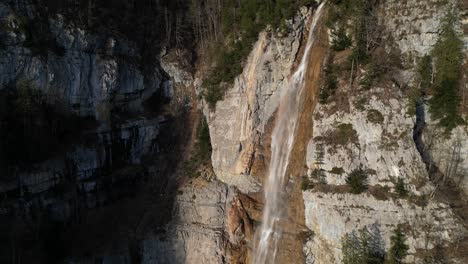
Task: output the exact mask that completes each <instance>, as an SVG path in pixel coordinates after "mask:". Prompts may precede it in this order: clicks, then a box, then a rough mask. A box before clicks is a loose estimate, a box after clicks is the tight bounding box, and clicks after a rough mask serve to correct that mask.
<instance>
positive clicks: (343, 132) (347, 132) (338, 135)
mask: <svg viewBox="0 0 468 264" xmlns="http://www.w3.org/2000/svg"><path fill="white" fill-rule="evenodd" d="M334 139H335V140H336V144H338V145H342V146H344V145H346V144H348V143H351V142H355V141H357V132H356V130H354V128H353V125H352V124H346V123H343V124H339V125H338V127H337V129H336V130H335V134H334Z"/></svg>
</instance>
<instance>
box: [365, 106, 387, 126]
mask: <svg viewBox="0 0 468 264" xmlns="http://www.w3.org/2000/svg"><path fill="white" fill-rule="evenodd" d="M367 120H369V122H371V123H374V124H382V123H383V121H384V117H383V115H382V113H380V111H379V110H376V109H370V110H368V111H367Z"/></svg>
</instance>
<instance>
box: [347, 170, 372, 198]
mask: <svg viewBox="0 0 468 264" xmlns="http://www.w3.org/2000/svg"><path fill="white" fill-rule="evenodd" d="M346 184H348V185H349V186H350V187H351V193H354V194H360V193H362V192H364V191H366V190H367V171H366V170H363V169H362V168H359V169H355V170H353V171H352V172H351V173H350V174H349V175H348V176H347V177H346Z"/></svg>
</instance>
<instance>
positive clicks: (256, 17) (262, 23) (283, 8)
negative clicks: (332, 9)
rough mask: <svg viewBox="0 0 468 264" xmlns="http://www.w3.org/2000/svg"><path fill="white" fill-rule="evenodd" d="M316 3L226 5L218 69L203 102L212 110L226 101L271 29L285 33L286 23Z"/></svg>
mask: <svg viewBox="0 0 468 264" xmlns="http://www.w3.org/2000/svg"><path fill="white" fill-rule="evenodd" d="M312 3H314V1H312V0H279V1H272V0H268V1H256V0H246V1H242V3H241V1H223V5H221V6H222V15H221V21H220V24H221V28H222V31H223V35H224V38H222V39H219V41H218V43H217V44H216V45H215V46H216V47H215V54H216V55H215V56H214V58H215V60H214V64H215V66H214V68H212V69H211V71H210V73H209V75H208V76H207V77H206V78H205V80H204V81H203V85H202V87H203V93H202V95H203V98H204V99H205V100H206V101H207V102H208V104H209V105H210V107H214V106H215V104H216V102H217V101H219V100H221V99H222V98H223V97H224V93H225V91H226V89H227V87H228V86H229V85H230V84H231V83H232V82H233V81H234V79H235V77H236V76H238V75H239V74H240V73H241V72H242V64H243V63H244V62H245V60H246V58H247V56H248V55H249V53H250V51H251V50H252V46H253V44H254V43H255V41H257V38H258V34H259V33H260V32H261V31H262V30H263V29H264V28H265V27H266V26H267V25H271V26H272V28H274V29H278V30H280V31H284V29H285V20H286V19H290V18H292V17H293V16H294V14H295V12H296V11H297V10H298V9H299V7H301V6H303V5H310V4H312Z"/></svg>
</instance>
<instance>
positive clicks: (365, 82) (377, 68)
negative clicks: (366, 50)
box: [359, 58, 384, 90]
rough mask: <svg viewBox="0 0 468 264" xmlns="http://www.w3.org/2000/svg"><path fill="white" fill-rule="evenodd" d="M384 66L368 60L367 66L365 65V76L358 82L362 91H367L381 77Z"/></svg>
mask: <svg viewBox="0 0 468 264" xmlns="http://www.w3.org/2000/svg"><path fill="white" fill-rule="evenodd" d="M383 69H384V66H383V65H379V64H378V63H377V62H376V61H375V60H371V58H369V60H368V64H367V65H366V75H365V76H364V78H363V79H362V80H361V81H360V82H359V85H360V86H361V88H362V89H364V90H369V89H370V88H372V85H373V84H374V83H375V81H376V80H377V79H378V78H379V77H380V76H381V75H382V73H383Z"/></svg>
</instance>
